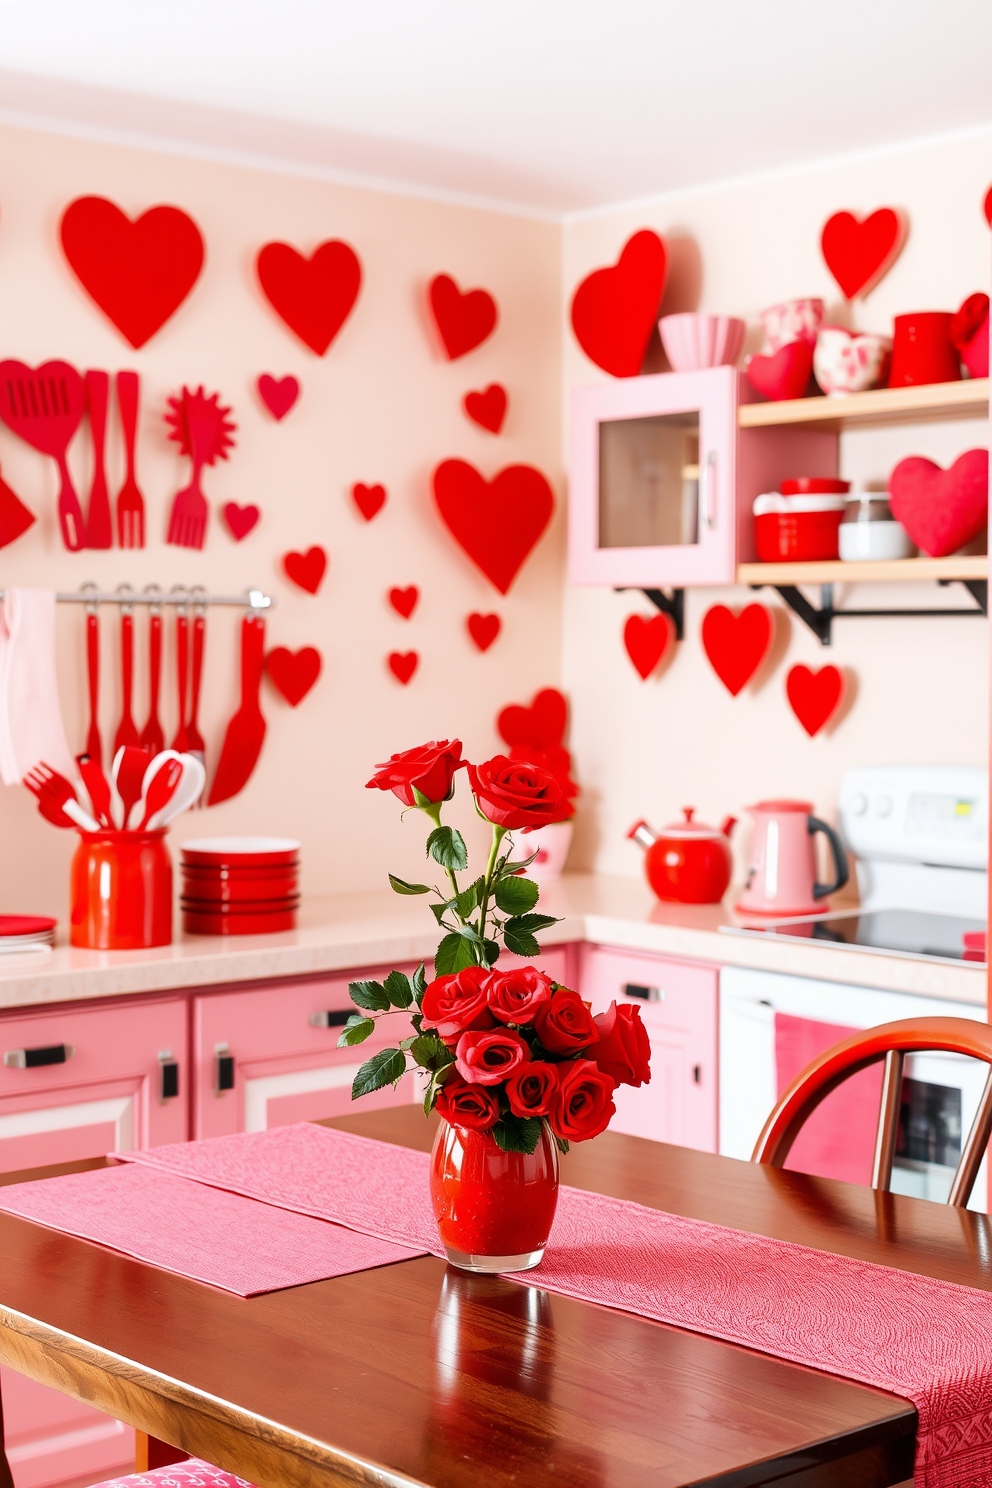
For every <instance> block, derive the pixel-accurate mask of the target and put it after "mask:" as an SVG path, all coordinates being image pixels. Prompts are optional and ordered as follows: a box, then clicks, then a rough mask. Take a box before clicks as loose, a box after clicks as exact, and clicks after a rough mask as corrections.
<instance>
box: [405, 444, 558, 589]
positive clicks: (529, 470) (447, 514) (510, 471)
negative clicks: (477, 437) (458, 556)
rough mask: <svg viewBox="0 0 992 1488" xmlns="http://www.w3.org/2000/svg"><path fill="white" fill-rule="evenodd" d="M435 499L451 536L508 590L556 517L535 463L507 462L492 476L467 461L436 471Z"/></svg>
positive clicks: (445, 463) (494, 581)
mask: <svg viewBox="0 0 992 1488" xmlns="http://www.w3.org/2000/svg"><path fill="white" fill-rule="evenodd" d="M433 484H434V500H435V502H436V503H437V509H438V511H439V512H440V514H441V520H442V521H443V522H444V524H445V526H446V527H447V529H448V531H449V532H450V533H451V535H452V537H453V538H454V539H455V541H456V542H457V543H458V545H459V546H460V547H461V548H462V549H463V550H464V552H466V553H467V554H468V556H469V557H470V558H471V560H472V562H473V563H474V564H475V565H476V567H477V568H480V569H481V570H482V572H483V573H484V574H485V576H486V578H487V579H488V580H489V581H490V583H492V584H493V585H495V587H496V588H497V589H498V590H499V592H500V594H505V593H506V592H507V590H508V589H509V587H510V585H511V584H512V583H513V580H514V579H515V578H516V576H517V574H518V572H519V570H520V568H521V566H522V564H523V562H524V560H525V559H526V558H527V556H528V554H529V553H530V552H531V550H532V549H533V548H534V547H535V546H536V544H537V542H538V539H539V538H540V536H541V534H542V533H543V531H544V529H545V527H547V525H548V523H549V522H550V521H551V514H552V512H553V511H554V506H555V499H554V496H553V494H552V491H551V487H550V485H549V484H548V482H547V479H546V477H545V476H543V475H542V474H541V472H540V471H539V470H535V469H534V467H533V466H532V465H508V466H507V467H506V469H505V470H501V471H500V472H499V474H498V475H495V476H494V477H493V479H492V480H491V481H487V480H486V479H485V478H484V477H483V476H482V475H480V474H479V472H478V470H476V469H475V466H474V465H469V464H468V462H467V461H466V460H444V461H443V462H442V463H441V464H440V465H439V466H438V467H437V469H436V470H435V472H434V479H433Z"/></svg>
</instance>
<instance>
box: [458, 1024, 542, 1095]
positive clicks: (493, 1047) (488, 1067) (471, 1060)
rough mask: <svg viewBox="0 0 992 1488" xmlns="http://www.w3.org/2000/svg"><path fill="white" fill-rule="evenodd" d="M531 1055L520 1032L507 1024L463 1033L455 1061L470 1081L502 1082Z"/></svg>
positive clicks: (475, 1082) (476, 1082)
mask: <svg viewBox="0 0 992 1488" xmlns="http://www.w3.org/2000/svg"><path fill="white" fill-rule="evenodd" d="M529 1059H530V1050H529V1049H528V1047H527V1045H526V1044H525V1043H524V1041H523V1039H522V1038H521V1037H520V1035H519V1033H509V1032H508V1031H507V1030H506V1029H505V1028H498V1029H494V1030H493V1031H492V1032H491V1033H476V1032H474V1031H473V1032H471V1033H463V1034H462V1036H461V1038H460V1039H459V1040H458V1044H457V1047H456V1049H455V1064H456V1065H457V1067H458V1073H459V1074H460V1075H461V1077H462V1079H463V1080H467V1081H468V1083H469V1084H470V1085H498V1084H499V1082H500V1081H501V1080H505V1079H506V1077H507V1075H512V1074H513V1072H514V1070H516V1069H519V1068H520V1066H521V1065H522V1064H526V1062H527V1061H528V1060H529Z"/></svg>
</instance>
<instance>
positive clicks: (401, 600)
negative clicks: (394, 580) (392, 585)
mask: <svg viewBox="0 0 992 1488" xmlns="http://www.w3.org/2000/svg"><path fill="white" fill-rule="evenodd" d="M419 598H420V590H419V589H418V588H417V586H416V584H408V585H407V587H406V588H405V589H398V588H396V589H390V591H389V603H390V604H391V605H392V607H393V609H394V610H395V611H396V613H397V615H402V616H403V619H404V620H409V618H410V616H411V615H412V614H413V612H414V610H415V609H416V608H417V600H418V599H419Z"/></svg>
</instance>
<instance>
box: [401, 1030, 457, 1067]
mask: <svg viewBox="0 0 992 1488" xmlns="http://www.w3.org/2000/svg"><path fill="white" fill-rule="evenodd" d="M410 1053H411V1054H412V1055H413V1057H414V1059H415V1060H416V1061H417V1063H418V1064H419V1065H421V1066H422V1067H423V1068H424V1069H429V1070H440V1069H444V1067H445V1065H448V1064H454V1062H455V1056H454V1054H453V1053H452V1051H451V1050H450V1049H449V1048H448V1046H447V1045H446V1044H443V1043H442V1042H441V1040H440V1039H439V1038H438V1036H437V1034H436V1033H433V1032H428V1033H421V1034H419V1035H418V1037H417V1038H415V1039H414V1040H413V1043H412V1044H411V1045H410Z"/></svg>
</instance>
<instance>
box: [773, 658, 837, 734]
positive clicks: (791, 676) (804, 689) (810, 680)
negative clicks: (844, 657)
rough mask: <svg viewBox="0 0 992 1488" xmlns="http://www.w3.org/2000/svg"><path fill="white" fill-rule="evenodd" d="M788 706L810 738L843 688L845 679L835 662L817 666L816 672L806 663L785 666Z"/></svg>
mask: <svg viewBox="0 0 992 1488" xmlns="http://www.w3.org/2000/svg"><path fill="white" fill-rule="evenodd" d="M785 691H786V696H787V697H788V699H789V706H790V707H791V709H792V711H793V713H795V715H796V717H797V718H798V719H799V722H800V723H801V724H802V726H803V728H804V729H805V730H806V732H807V733H808V734H809V736H810V738H811V739H812V737H813V735H814V734H818V733H819V732H820V730H821V729H822V728H823V726H824V724H827V723H829V722H830V720H831V718H833V716H834V714H835V713H836V712H837V709H838V708H839V707H840V705H841V703H842V702H843V701H844V693H845V692H846V691H847V679H846V678H845V676H844V673H843V672H842V671H841V670H840V669H839V668H838V667H835V666H825V667H821V668H820V670H819V671H818V672H813V671H810V669H809V667H808V666H802V665H801V664H800V665H799V666H794V667H790V668H789V672H788V675H787V677H786V679H785Z"/></svg>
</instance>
